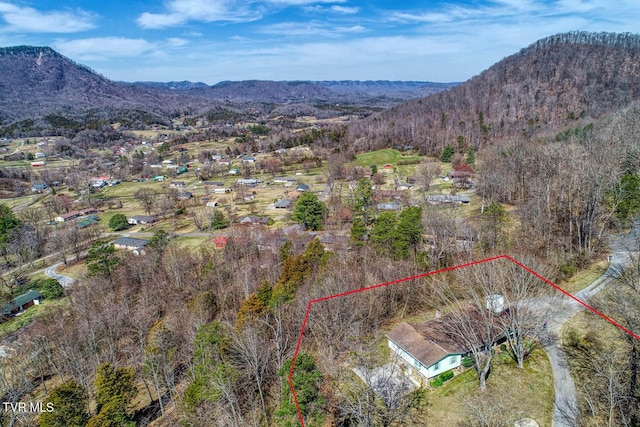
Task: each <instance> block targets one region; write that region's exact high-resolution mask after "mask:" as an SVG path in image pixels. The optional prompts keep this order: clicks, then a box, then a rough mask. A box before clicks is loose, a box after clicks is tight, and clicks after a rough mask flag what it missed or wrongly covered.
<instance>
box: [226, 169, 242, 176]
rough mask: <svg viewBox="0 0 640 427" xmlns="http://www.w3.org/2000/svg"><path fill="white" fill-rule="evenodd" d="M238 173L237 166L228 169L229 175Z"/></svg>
mask: <svg viewBox="0 0 640 427" xmlns="http://www.w3.org/2000/svg"><path fill="white" fill-rule="evenodd" d="M239 173H240V169H238V168H234V169H229V175H238V174H239Z"/></svg>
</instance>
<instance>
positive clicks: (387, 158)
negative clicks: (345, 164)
mask: <svg viewBox="0 0 640 427" xmlns="http://www.w3.org/2000/svg"><path fill="white" fill-rule="evenodd" d="M420 159H421V157H420V156H418V155H408V156H404V155H402V153H401V152H400V151H398V150H396V149H394V148H383V149H382V150H378V151H373V152H371V153H364V154H359V155H357V156H356V163H357V164H358V165H360V166H366V167H368V166H371V165H376V166H378V167H381V166H384V165H385V164H391V165H394V166H397V165H398V162H400V161H406V162H419V161H420Z"/></svg>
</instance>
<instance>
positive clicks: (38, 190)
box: [31, 183, 49, 193]
mask: <svg viewBox="0 0 640 427" xmlns="http://www.w3.org/2000/svg"><path fill="white" fill-rule="evenodd" d="M48 188H49V186H47V184H44V183H42V184H33V185H32V186H31V191H32V192H33V193H42V192H43V191H46V190H47V189H48Z"/></svg>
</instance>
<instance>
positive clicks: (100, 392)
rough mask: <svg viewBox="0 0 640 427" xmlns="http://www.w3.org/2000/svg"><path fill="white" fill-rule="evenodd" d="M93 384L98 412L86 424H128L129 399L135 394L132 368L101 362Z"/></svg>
mask: <svg viewBox="0 0 640 427" xmlns="http://www.w3.org/2000/svg"><path fill="white" fill-rule="evenodd" d="M94 385H95V387H96V403H97V405H98V406H97V410H98V413H97V414H96V415H95V416H93V417H92V418H91V419H90V420H89V423H88V424H87V426H91V427H116V426H118V427H120V426H123V425H128V423H129V422H131V421H132V418H131V415H132V414H131V413H130V406H131V401H132V400H133V398H134V397H135V396H136V394H137V389H136V384H135V372H134V371H133V368H131V367H121V368H116V367H114V366H113V365H112V364H111V363H103V364H102V365H100V366H99V367H98V370H97V371H96V379H95V381H94ZM134 425H135V424H134Z"/></svg>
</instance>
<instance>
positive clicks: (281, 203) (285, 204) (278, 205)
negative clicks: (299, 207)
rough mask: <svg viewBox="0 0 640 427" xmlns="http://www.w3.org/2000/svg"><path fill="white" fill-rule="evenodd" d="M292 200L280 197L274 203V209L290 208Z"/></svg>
mask: <svg viewBox="0 0 640 427" xmlns="http://www.w3.org/2000/svg"><path fill="white" fill-rule="evenodd" d="M291 205H292V202H291V200H289V199H280V200H278V201H277V202H275V203H274V204H273V208H274V209H289V208H291Z"/></svg>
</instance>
